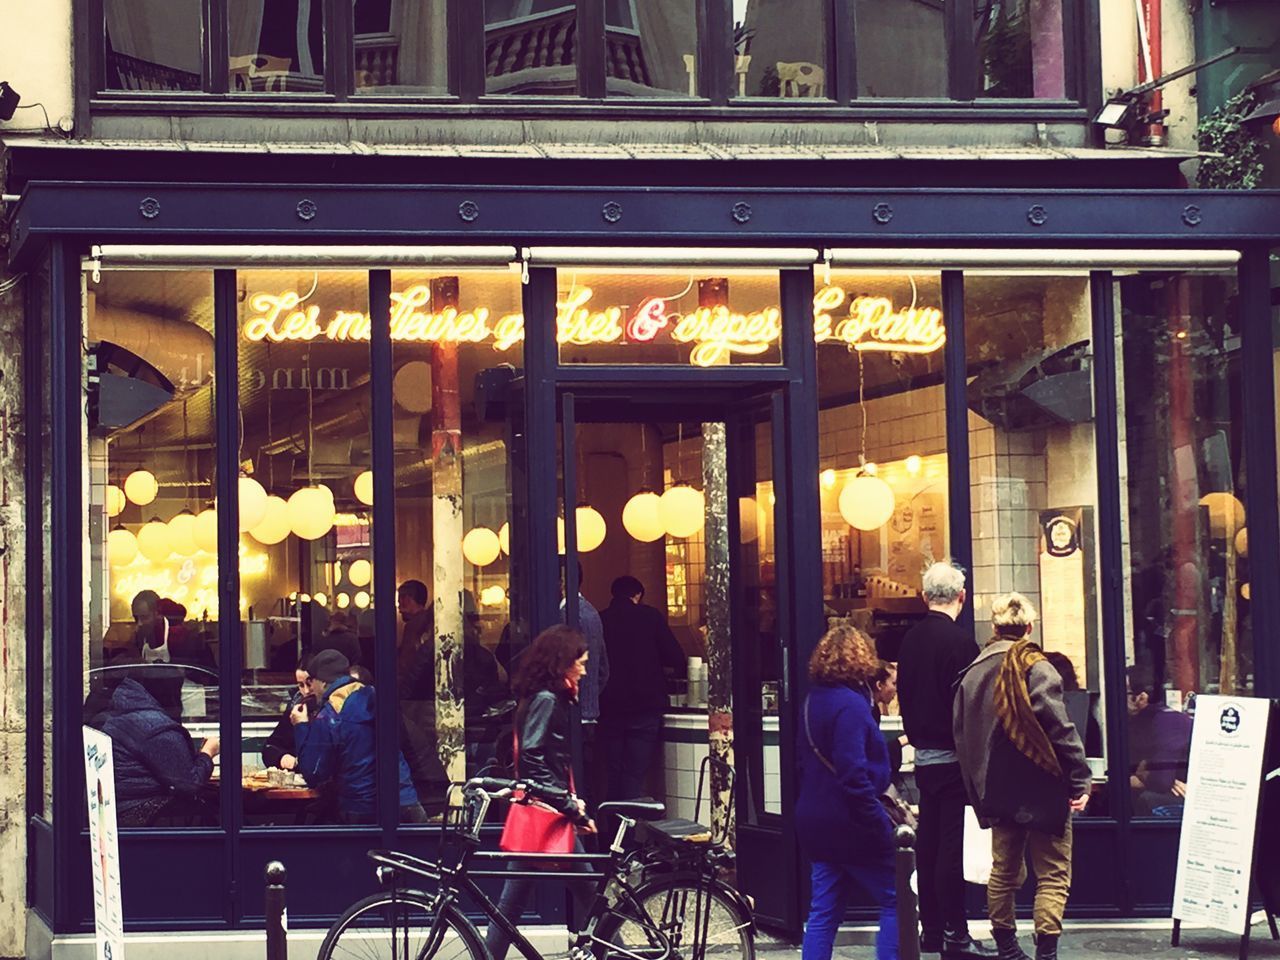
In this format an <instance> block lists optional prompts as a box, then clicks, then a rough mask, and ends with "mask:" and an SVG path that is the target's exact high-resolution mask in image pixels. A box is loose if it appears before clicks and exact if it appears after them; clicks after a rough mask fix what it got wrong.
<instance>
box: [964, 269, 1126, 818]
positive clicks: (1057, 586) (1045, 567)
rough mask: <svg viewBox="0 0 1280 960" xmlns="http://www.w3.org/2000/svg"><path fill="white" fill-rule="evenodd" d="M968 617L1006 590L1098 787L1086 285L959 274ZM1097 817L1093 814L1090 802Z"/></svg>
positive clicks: (981, 618) (986, 610)
mask: <svg viewBox="0 0 1280 960" xmlns="http://www.w3.org/2000/svg"><path fill="white" fill-rule="evenodd" d="M965 340H966V349H965V356H966V362H967V368H968V371H967V372H968V375H969V378H970V379H969V385H968V391H967V392H968V406H969V455H970V461H969V478H970V485H971V498H972V499H971V503H972V530H973V541H972V542H973V575H972V593H973V610H974V618H975V622H976V627H977V640H978V643H979V645H982V644H984V643H986V641H987V640H988V639H989V638H990V636H991V627H990V616H991V601H992V599H993V597H994V596H996V595H998V594H1002V593H1008V592H1009V591H1012V590H1016V591H1018V592H1019V593H1022V594H1023V595H1025V596H1026V597H1028V598H1029V599H1030V600H1031V602H1032V604H1033V605H1034V606H1035V607H1036V609H1037V610H1038V611H1039V612H1040V619H1039V622H1038V623H1037V625H1036V634H1037V635H1036V637H1035V639H1036V642H1038V643H1039V644H1040V645H1041V647H1042V648H1043V649H1044V651H1045V653H1046V655H1047V656H1048V657H1049V659H1050V661H1051V662H1052V663H1053V665H1054V666H1055V667H1056V668H1057V670H1058V672H1059V673H1060V674H1061V675H1062V679H1063V689H1064V693H1065V697H1066V704H1067V711H1068V713H1069V714H1070V716H1071V719H1072V721H1073V722H1074V723H1075V725H1076V728H1077V730H1078V731H1079V733H1080V736H1081V739H1082V740H1083V741H1084V745H1085V752H1086V754H1087V755H1088V756H1089V758H1090V763H1091V765H1092V766H1093V768H1094V775H1095V777H1097V778H1098V779H1099V780H1100V781H1101V780H1102V779H1103V778H1104V777H1105V775H1106V764H1105V760H1104V757H1105V751H1104V738H1103V726H1104V725H1103V713H1102V710H1103V700H1102V691H1103V679H1102V672H1103V671H1102V632H1101V625H1100V621H1099V614H1098V584H1099V580H1098V575H1099V573H1098V571H1099V567H1098V554H1097V546H1096V545H1097V542H1098V540H1097V522H1098V520H1097V500H1098V494H1097V490H1098V484H1097V476H1096V469H1095V464H1096V459H1097V458H1096V453H1095V446H1094V426H1093V376H1092V369H1093V363H1092V358H1093V350H1092V347H1091V341H1092V319H1091V310H1090V300H1089V278H1088V276H1087V275H1085V274H1081V275H1079V276H1052V277H1044V276H1004V277H993V276H985V275H981V274H968V275H966V276H965ZM1093 809H1094V812H1097V808H1096V807H1095V808H1093Z"/></svg>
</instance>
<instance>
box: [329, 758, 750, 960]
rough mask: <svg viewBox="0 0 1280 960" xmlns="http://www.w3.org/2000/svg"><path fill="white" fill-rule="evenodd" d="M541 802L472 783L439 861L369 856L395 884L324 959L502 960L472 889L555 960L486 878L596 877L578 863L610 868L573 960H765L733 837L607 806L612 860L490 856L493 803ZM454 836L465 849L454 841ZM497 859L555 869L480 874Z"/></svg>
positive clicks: (535, 792)
mask: <svg viewBox="0 0 1280 960" xmlns="http://www.w3.org/2000/svg"><path fill="white" fill-rule="evenodd" d="M704 773H705V765H704ZM699 794H701V788H699ZM539 796H540V791H539V788H538V785H537V784H534V783H529V782H527V781H523V780H506V779H496V778H491V777H475V778H473V779H471V780H469V781H467V783H466V784H465V785H463V786H462V787H461V803H459V804H455V805H451V806H450V808H449V809H450V819H449V821H448V822H447V823H446V829H445V831H443V833H442V837H441V854H440V856H439V857H438V858H437V860H436V861H435V862H432V861H429V860H422V859H420V858H418V857H414V856H411V855H409V854H407V853H402V852H399V851H394V850H371V851H369V858H370V859H371V860H373V861H374V863H375V864H376V865H377V866H376V867H375V875H376V877H377V879H378V881H379V883H380V885H381V886H382V888H383V889H382V891H381V892H379V893H375V894H372V895H370V896H367V897H364V898H363V899H361V900H358V901H357V902H356V903H354V904H352V905H351V906H350V907H349V908H348V909H347V911H346V912H345V913H344V914H343V915H342V916H341V917H339V918H338V919H337V920H336V921H335V922H334V924H333V926H331V927H330V928H329V931H328V933H327V934H326V936H325V938H324V941H323V943H322V944H321V946H320V953H319V955H318V957H317V960H346V958H360V960H380V958H383V957H386V958H389V960H465V958H470V960H492V957H491V955H490V953H489V950H488V948H487V947H486V945H485V942H484V939H483V938H482V937H481V935H480V931H479V930H478V929H477V928H476V926H475V924H474V923H472V921H471V920H470V918H469V917H468V916H467V915H466V914H465V913H464V912H463V910H462V908H461V905H460V904H461V898H462V894H464V893H465V894H467V895H468V896H469V897H470V899H471V901H472V902H473V903H474V904H475V905H476V906H478V907H479V909H480V912H481V913H482V914H483V915H484V917H485V918H486V919H487V921H488V922H489V923H491V924H494V923H496V924H498V925H499V926H500V927H501V928H502V929H503V930H504V931H505V933H506V934H507V935H508V936H509V937H510V939H511V944H512V946H514V947H515V948H516V949H517V950H518V951H519V952H520V953H521V954H522V955H523V956H524V957H525V958H526V960H545V958H544V957H543V955H542V954H541V953H540V952H539V951H538V950H537V948H536V947H534V946H533V944H531V943H530V942H529V940H528V939H527V938H526V937H525V936H524V935H523V934H522V933H521V932H520V930H519V928H518V927H517V926H516V923H515V922H513V921H511V920H508V919H507V918H506V917H504V916H502V914H500V913H499V912H498V908H497V906H496V904H495V903H494V902H493V901H492V900H491V899H489V897H488V896H486V895H485V893H484V892H483V891H482V890H481V889H480V887H479V885H478V884H477V882H476V881H477V879H487V878H502V879H509V878H512V877H520V876H528V877H532V878H534V879H542V880H554V879H577V880H581V879H582V878H583V877H584V876H585V877H590V874H584V873H580V872H576V873H575V872H569V871H565V870H563V869H561V870H556V869H555V868H556V867H557V866H559V865H562V864H564V863H566V862H568V861H578V862H588V863H594V864H596V865H599V866H601V867H603V870H602V871H601V873H600V879H599V882H598V884H597V887H596V891H595V896H594V899H593V901H592V903H591V907H590V908H589V910H588V911H587V915H586V919H585V923H583V924H582V929H581V931H580V932H578V933H576V934H572V935H571V943H570V949H569V956H570V958H571V960H591V958H593V957H594V958H595V960H703V958H705V957H707V956H708V955H712V954H713V955H715V956H716V957H718V958H723V960H735V958H737V960H754V958H755V924H754V921H753V919H752V916H751V908H750V905H749V904H748V902H747V900H746V899H745V898H744V897H743V896H742V895H741V894H740V893H739V892H738V891H737V890H735V889H734V888H733V887H731V886H729V885H728V884H727V883H725V882H724V881H723V880H722V879H721V878H720V876H719V875H720V872H721V871H722V870H723V869H725V868H727V867H729V866H730V865H731V864H732V863H733V851H732V850H730V849H729V848H728V847H727V846H726V845H725V844H724V842H723V838H720V839H719V840H717V839H716V838H713V837H710V836H709V835H706V831H705V828H700V827H699V826H698V825H697V824H695V823H693V822H692V821H682V820H667V821H663V820H662V817H663V816H664V814H665V808H664V806H663V805H662V804H661V803H658V802H657V801H653V800H631V801H618V802H610V803H602V804H600V806H599V807H598V809H597V816H598V817H600V818H604V817H608V816H616V817H617V818H618V827H617V830H616V832H615V834H614V838H613V842H612V844H611V845H610V846H609V851H608V853H607V854H524V853H521V854H506V853H498V852H487V851H481V850H479V846H480V829H481V827H483V826H484V823H485V819H486V817H487V815H488V813H489V810H490V805H491V804H492V802H493V801H495V800H508V801H510V802H514V803H528V802H531V801H534V800H536V799H538V798H539ZM693 829H699V830H701V831H702V833H703V834H704V836H703V837H702V838H701V839H703V840H704V842H689V840H688V839H687V838H686V836H684V835H687V834H688V833H689V832H690V831H691V830H693ZM449 837H453V838H455V839H456V841H457V842H455V843H449V842H448V838H449ZM494 861H500V862H502V863H504V864H506V863H510V862H512V861H515V862H525V861H528V862H531V863H533V864H535V866H536V865H537V864H538V863H545V864H546V865H547V866H548V868H549V869H533V870H529V871H527V872H516V871H511V870H480V869H474V868H473V864H477V863H484V862H494ZM423 880H426V881H429V882H431V883H434V884H435V885H436V889H435V891H434V892H428V891H426V890H423V889H420V888H419V887H417V886H406V885H405V884H406V882H407V883H409V884H420V883H421V881H423ZM690 908H692V912H691V911H690Z"/></svg>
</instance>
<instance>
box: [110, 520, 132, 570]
mask: <svg viewBox="0 0 1280 960" xmlns="http://www.w3.org/2000/svg"><path fill="white" fill-rule="evenodd" d="M137 556H138V538H137V537H135V536H134V535H133V534H132V533H130V532H129V531H128V530H126V529H125V528H124V527H116V528H115V529H114V530H112V531H111V532H110V533H108V534H107V563H109V564H110V565H111V566H113V567H127V566H128V565H129V564H131V563H133V561H134V559H135V558H136V557H137Z"/></svg>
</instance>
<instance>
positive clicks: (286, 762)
mask: <svg viewBox="0 0 1280 960" xmlns="http://www.w3.org/2000/svg"><path fill="white" fill-rule="evenodd" d="M310 659H311V658H310V657H303V658H302V659H301V660H299V661H298V665H297V666H296V667H295V668H294V670H293V679H294V688H293V691H292V692H291V693H290V694H289V702H288V703H286V704H285V706H284V712H283V713H281V714H280V720H279V722H278V723H277V724H276V728H275V729H274V730H272V731H271V736H269V737H267V742H266V743H264V744H263V745H262V763H263V765H264V766H268V767H279V768H280V769H281V770H293V769H295V768H296V767H297V766H298V748H297V746H296V745H295V744H294V737H293V724H292V723H291V722H290V720H289V714H290V713H292V712H293V708H294V707H296V706H297V705H298V704H299V703H300V702H302V700H303V699H305V698H307V697H311V703H312V704H314V703H315V698H314V697H312V696H311V674H309V673H308V672H307V661H308V660H310Z"/></svg>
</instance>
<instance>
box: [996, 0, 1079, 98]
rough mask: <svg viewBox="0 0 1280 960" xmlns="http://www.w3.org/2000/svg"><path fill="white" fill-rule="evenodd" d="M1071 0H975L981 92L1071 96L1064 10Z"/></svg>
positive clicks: (1013, 94)
mask: <svg viewBox="0 0 1280 960" xmlns="http://www.w3.org/2000/svg"><path fill="white" fill-rule="evenodd" d="M1067 2H1069V0H975V2H974V25H973V29H974V42H975V43H976V45H977V49H978V91H977V93H978V96H980V97H1006V98H1007V97H1020V98H1031V97H1037V98H1042V99H1043V98H1048V99H1062V98H1064V97H1066V95H1067V82H1066V45H1065V43H1064V35H1063V28H1062V25H1063V20H1062V10H1063V6H1064V4H1065V3H1067Z"/></svg>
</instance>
